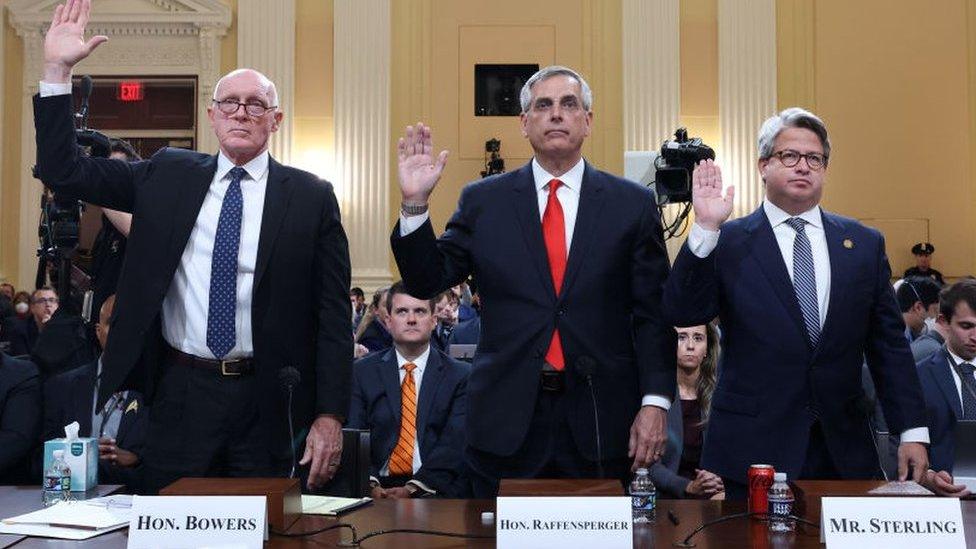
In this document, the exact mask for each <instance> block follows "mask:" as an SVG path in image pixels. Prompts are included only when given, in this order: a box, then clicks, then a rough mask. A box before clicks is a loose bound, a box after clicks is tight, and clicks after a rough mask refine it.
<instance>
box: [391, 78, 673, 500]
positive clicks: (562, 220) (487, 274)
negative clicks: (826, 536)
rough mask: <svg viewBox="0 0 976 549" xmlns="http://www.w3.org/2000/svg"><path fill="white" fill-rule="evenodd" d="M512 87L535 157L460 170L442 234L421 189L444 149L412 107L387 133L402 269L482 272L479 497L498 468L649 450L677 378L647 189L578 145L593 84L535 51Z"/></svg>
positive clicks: (428, 292) (612, 464) (664, 270)
mask: <svg viewBox="0 0 976 549" xmlns="http://www.w3.org/2000/svg"><path fill="white" fill-rule="evenodd" d="M520 101H521V106H522V114H521V115H520V120H521V126H522V133H523V135H524V136H525V137H526V138H527V139H528V140H529V143H530V144H531V145H532V149H533V151H534V153H535V156H534V158H533V160H532V161H531V162H529V163H528V164H526V165H525V166H523V167H521V168H520V169H518V170H516V171H514V172H510V173H505V174H500V175H495V176H492V177H488V178H486V179H483V180H481V181H477V182H474V183H472V184H470V185H468V186H466V187H465V188H464V190H463V191H462V193H461V198H460V200H459V202H458V208H457V211H456V212H455V213H454V215H453V216H452V217H451V219H450V221H449V222H448V224H447V228H446V231H445V232H444V234H443V235H441V237H440V238H437V237H435V235H434V232H433V228H432V225H431V223H430V220H429V216H428V213H427V204H428V199H429V197H430V195H431V193H432V192H433V189H434V187H435V185H436V184H437V181H438V179H439V178H440V175H441V172H442V170H443V168H444V165H445V163H446V160H447V151H442V152H441V153H440V154H439V155H438V156H434V155H433V146H432V140H431V131H430V128H429V127H427V126H424V125H423V124H421V123H418V124H417V125H416V126H411V127H408V128H407V130H406V135H405V136H404V137H403V138H402V139H400V142H399V146H398V153H399V179H400V190H401V194H402V209H401V216H400V220H399V223H398V224H397V226H396V227H395V228H394V229H393V234H392V236H391V241H392V246H393V252H394V255H395V256H396V260H397V264H398V266H399V268H400V273H401V274H402V275H403V279H404V282H405V283H406V284H407V287H408V288H409V290H410V292H411V293H412V294H414V295H417V296H421V297H429V296H432V295H434V294H436V293H437V292H439V291H442V290H444V289H445V288H449V287H451V286H453V285H455V284H457V283H459V282H461V281H462V280H465V279H466V278H467V277H468V276H469V275H473V276H474V279H475V280H476V281H477V282H478V288H479V295H480V296H481V303H482V324H483V325H482V336H481V341H480V344H479V347H478V351H477V354H476V355H475V359H474V364H473V368H472V372H471V377H470V379H469V382H468V413H467V418H466V421H467V426H466V429H465V433H466V436H467V447H466V450H465V461H466V466H467V468H468V472H469V474H470V475H471V479H472V487H473V490H474V495H475V496H476V497H492V496H494V495H495V493H496V492H497V490H498V481H499V480H500V479H502V478H533V477H541V478H554V477H555V478H592V477H596V476H599V475H600V474H601V473H602V474H604V475H605V476H607V477H611V478H620V479H624V478H626V477H627V476H629V472H630V471H631V470H633V469H635V468H637V467H640V466H645V465H647V464H648V463H651V462H653V461H655V460H657V459H659V458H660V453H661V452H662V450H663V445H664V442H665V438H666V435H665V427H664V426H665V416H666V410H667V409H668V407H669V406H670V397H671V395H673V394H674V388H675V364H674V361H675V355H674V346H675V335H674V330H673V329H672V328H671V327H670V325H668V324H667V323H666V322H664V321H663V319H662V317H661V309H660V302H661V296H662V288H663V284H664V281H665V279H666V278H667V275H668V270H669V266H668V258H667V252H666V250H665V247H664V239H663V236H662V231H661V223H660V219H659V217H658V211H657V207H656V206H655V203H654V200H653V197H652V195H651V192H650V191H649V190H648V189H646V188H644V187H641V186H639V185H637V184H635V183H632V182H629V181H626V180H623V179H620V178H618V177H616V176H613V175H611V174H608V173H605V172H602V171H599V170H597V169H596V168H594V167H593V166H592V165H590V164H589V163H587V162H586V161H585V160H583V156H582V146H583V141H584V140H585V139H586V137H587V136H588V135H589V133H590V126H591V123H592V120H593V113H592V111H591V110H590V108H591V104H592V92H591V91H590V88H589V86H588V85H587V83H586V81H585V80H584V79H583V78H582V77H581V76H580V75H579V74H578V73H576V72H575V71H573V70H571V69H568V68H565V67H558V66H552V67H546V68H544V69H542V70H540V71H539V72H537V73H536V74H535V75H533V76H532V77H531V78H530V79H529V80H528V81H527V82H526V83H525V86H524V87H523V88H522V92H521V95H520ZM594 402H595V406H596V409H594ZM597 422H599V423H597ZM597 425H599V428H597Z"/></svg>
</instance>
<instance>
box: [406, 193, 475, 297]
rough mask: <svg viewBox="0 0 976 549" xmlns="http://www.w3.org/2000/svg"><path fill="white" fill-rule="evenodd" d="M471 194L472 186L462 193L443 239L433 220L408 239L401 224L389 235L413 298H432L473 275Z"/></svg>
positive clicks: (412, 233)
mask: <svg viewBox="0 0 976 549" xmlns="http://www.w3.org/2000/svg"><path fill="white" fill-rule="evenodd" d="M470 194H471V193H470V187H465V189H464V190H463V191H461V198H460V199H459V200H458V208H457V211H455V212H454V215H452V216H451V219H450V221H448V222H447V228H446V229H445V231H444V234H443V235H442V236H441V237H440V238H437V237H436V236H435V235H434V228H433V226H432V225H431V223H430V219H428V220H427V221H425V222H424V224H423V225H421V226H420V228H418V229H417V230H415V231H413V232H411V233H410V234H407V235H406V236H400V223H399V221H398V222H397V225H396V227H394V228H393V234H392V235H391V236H390V244H391V245H392V247H393V256H394V257H395V258H396V262H397V267H398V268H399V269H400V275H401V276H402V277H403V282H404V284H406V286H407V288H409V290H410V293H411V294H412V295H414V296H417V297H418V298H420V299H429V298H432V297H434V296H435V295H437V294H438V293H440V292H442V291H444V290H446V289H447V288H450V287H452V286H455V285H457V284H460V283H461V281H463V280H465V279H466V278H467V277H468V275H469V274H470V273H471V270H472V263H471V251H470V250H471V239H472V230H473V227H472V225H473V213H472V200H471V197H470Z"/></svg>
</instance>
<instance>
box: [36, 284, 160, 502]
mask: <svg viewBox="0 0 976 549" xmlns="http://www.w3.org/2000/svg"><path fill="white" fill-rule="evenodd" d="M114 308H115V296H114V295H113V296H109V297H108V298H107V299H106V300H105V301H104V302H103V303H102V307H101V310H100V311H99V315H98V323H97V324H96V325H95V335H96V337H97V339H98V344H99V345H100V346H101V347H102V349H104V348H105V344H106V343H107V342H108V334H109V328H110V320H111V318H112V311H113V309H114ZM101 377H102V359H101V357H99V358H98V359H97V360H95V361H94V362H92V363H90V364H86V365H84V366H81V367H79V368H75V369H73V370H69V371H67V372H63V373H61V374H58V375H56V376H52V377H51V378H49V379H48V380H47V381H46V382H45V383H44V439H45V440H47V439H51V438H56V437H60V436H64V426H65V425H67V424H69V423H71V422H72V421H77V422H78V424H79V425H80V427H81V428H80V429H79V431H78V434H79V436H83V437H97V438H98V457H99V462H98V475H99V476H98V478H99V482H101V483H106V484H125V485H128V486H129V487H130V488H132V487H133V486H138V481H139V479H138V477H137V476H136V473H135V471H136V468H137V466H139V465H140V464H141V462H142V456H143V446H144V444H145V441H146V430H147V429H148V427H149V410H148V409H147V408H146V403H145V401H144V400H143V397H142V394H141V393H139V392H138V391H119V392H116V393H114V394H113V395H112V397H111V398H110V399H109V400H108V402H106V403H105V405H104V406H103V407H102V408H100V409H99V408H97V406H96V401H97V400H98V389H99V382H100V381H101Z"/></svg>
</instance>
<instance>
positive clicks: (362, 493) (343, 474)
mask: <svg viewBox="0 0 976 549" xmlns="http://www.w3.org/2000/svg"><path fill="white" fill-rule="evenodd" d="M307 476H308V468H307V467H305V468H303V471H302V477H303V478H302V487H303V488H304V487H305V485H306V482H305V478H306V477H307ZM312 493H314V494H319V495H328V496H337V497H344V498H361V497H366V496H368V495H369V493H370V487H369V431H368V430H362V429H343V430H342V460H341V462H340V463H339V470H338V471H336V474H335V476H334V477H332V480H330V481H329V482H328V483H326V484H325V485H324V486H322V487H321V488H319V489H317V490H315V491H314V492H312Z"/></svg>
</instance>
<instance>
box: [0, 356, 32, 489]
mask: <svg viewBox="0 0 976 549" xmlns="http://www.w3.org/2000/svg"><path fill="white" fill-rule="evenodd" d="M40 434H41V382H40V374H39V373H38V371H37V367H36V366H34V364H33V363H31V362H30V361H27V360H18V359H15V358H12V357H11V356H9V355H7V354H5V353H0V484H35V485H36V481H35V480H33V479H31V478H30V453H31V451H32V450H33V449H34V447H35V445H36V444H37V439H38V436H39V435H40Z"/></svg>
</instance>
